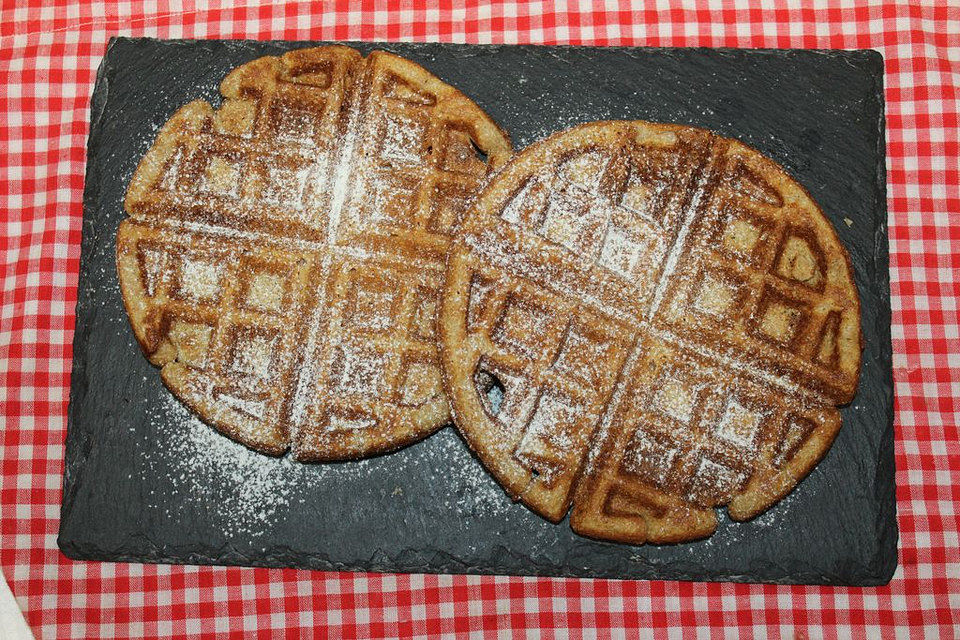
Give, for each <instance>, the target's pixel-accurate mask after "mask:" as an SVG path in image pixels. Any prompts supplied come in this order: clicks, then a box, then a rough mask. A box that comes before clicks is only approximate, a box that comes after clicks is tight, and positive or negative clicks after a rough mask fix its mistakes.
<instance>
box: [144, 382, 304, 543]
mask: <svg viewBox="0 0 960 640" xmlns="http://www.w3.org/2000/svg"><path fill="white" fill-rule="evenodd" d="M150 417H151V423H152V426H153V428H154V429H156V430H157V432H158V438H159V439H160V440H162V442H158V443H156V444H157V445H158V446H162V447H163V452H162V459H163V460H165V461H166V460H174V461H175V463H174V465H173V467H172V469H170V470H169V471H168V473H169V477H168V480H169V481H170V482H171V483H172V485H173V487H174V495H175V496H176V497H177V498H178V499H180V500H183V501H185V502H189V503H193V504H198V503H199V504H202V505H204V507H205V508H206V509H208V512H209V515H210V518H211V520H212V521H213V522H214V523H215V524H216V525H218V526H220V527H221V528H222V530H223V531H224V533H225V534H226V535H227V537H234V536H240V537H247V538H254V537H259V536H262V535H264V534H265V533H266V532H267V531H268V530H269V529H270V527H271V525H272V524H273V523H275V522H276V521H277V520H278V519H279V518H280V517H282V514H283V512H284V511H286V510H287V509H288V508H290V506H291V498H292V491H291V488H290V485H289V482H288V480H287V478H288V477H289V475H290V472H291V470H292V469H291V468H293V467H297V466H299V465H297V464H296V463H294V462H293V461H292V460H290V459H287V458H280V459H271V458H267V457H266V456H264V455H262V454H259V453H256V452H254V451H251V450H250V449H247V448H246V447H244V446H243V445H241V444H238V443H236V442H234V441H232V440H229V439H227V438H224V437H223V436H221V435H220V434H218V433H217V432H216V431H215V430H214V429H212V428H211V427H209V426H207V425H206V424H204V423H203V422H201V421H200V419H199V418H197V417H195V416H194V415H193V414H192V413H191V412H190V410H189V409H187V408H186V407H185V406H184V405H182V404H180V403H179V402H178V401H177V400H176V399H175V398H174V397H173V396H171V395H168V394H165V395H164V396H163V400H162V401H161V403H160V405H159V406H158V407H156V408H155V409H153V413H152V415H151V416H150ZM144 459H145V461H146V464H145V472H147V473H158V472H160V469H161V468H164V469H168V467H161V465H160V464H157V461H158V460H160V459H161V455H159V454H154V453H153V452H151V451H150V450H148V451H146V452H145V453H144ZM174 503H175V502H174V501H172V500H170V499H169V496H167V497H165V499H164V500H163V501H162V502H158V503H153V505H152V506H154V507H155V508H160V507H159V504H167V505H170V504H174ZM164 515H166V516H170V517H177V516H178V514H177V513H174V512H173V511H172V510H171V508H170V507H169V506H167V507H166V508H165V513H164Z"/></svg>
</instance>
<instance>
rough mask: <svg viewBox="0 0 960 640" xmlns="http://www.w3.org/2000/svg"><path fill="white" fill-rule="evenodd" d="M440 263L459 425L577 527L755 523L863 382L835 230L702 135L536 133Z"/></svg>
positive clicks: (802, 201) (768, 171) (521, 495)
mask: <svg viewBox="0 0 960 640" xmlns="http://www.w3.org/2000/svg"><path fill="white" fill-rule="evenodd" d="M447 264H448V266H447V281H446V285H445V288H444V293H443V299H442V310H441V314H440V319H439V321H438V324H439V330H440V338H441V359H442V363H443V368H444V372H445V385H446V389H447V394H448V397H449V398H450V403H451V408H452V411H453V415H454V420H455V423H456V425H457V427H458V428H459V430H460V431H461V433H462V434H463V435H464V437H465V438H466V440H467V442H468V443H469V444H470V446H471V447H472V448H473V450H474V451H475V452H476V453H477V455H478V456H479V457H480V459H481V460H482V461H483V463H484V464H485V465H486V466H487V468H488V469H489V470H490V471H491V472H492V473H493V475H494V476H495V477H496V478H497V479H498V480H499V482H500V483H501V484H502V485H503V486H504V487H505V488H506V490H507V491H508V492H509V493H510V494H512V495H513V496H514V497H515V498H517V499H519V500H521V501H523V502H524V504H526V505H527V506H529V507H530V508H531V509H533V510H534V511H535V512H537V513H539V514H541V515H543V516H544V517H546V518H549V519H550V520H552V521H555V522H556V521H559V520H560V519H561V518H563V516H564V514H566V513H567V511H568V509H569V508H570V506H571V504H572V505H573V512H572V515H571V526H572V527H573V529H574V530H575V531H577V532H578V533H581V534H583V535H588V536H593V537H597V538H603V539H609V540H617V541H622V542H631V543H638V544H639V543H644V542H654V543H667V542H678V541H684V540H691V539H695V538H700V537H704V536H708V535H710V534H711V533H712V532H713V531H714V529H715V527H716V514H715V507H719V506H722V505H728V506H729V513H730V515H731V516H732V517H733V518H734V519H736V520H745V519H748V518H751V517H753V516H755V515H757V514H759V513H760V512H762V511H764V510H765V509H767V508H768V507H770V506H771V505H772V504H774V503H776V502H777V501H778V500H780V499H781V498H782V497H783V496H784V495H786V494H787V493H788V492H789V491H790V490H791V489H792V488H793V487H794V485H796V483H797V482H799V481H800V480H801V479H802V478H803V477H804V476H805V475H806V474H807V473H808V472H809V471H810V469H811V468H812V467H813V466H814V465H815V464H816V463H817V461H819V460H820V458H821V457H822V456H823V455H824V453H825V452H826V451H827V449H828V448H829V446H830V444H831V443H832V441H833V438H834V436H835V435H836V433H837V430H838V429H839V428H840V415H839V412H838V411H837V409H836V405H837V404H840V403H845V402H847V401H849V400H850V399H851V398H852V396H853V394H854V392H855V390H856V386H857V380H858V376H859V369H860V352H861V337H860V309H859V299H858V296H857V290H856V288H855V286H854V283H853V279H852V275H851V268H850V264H849V260H848V257H847V254H846V252H845V251H844V249H843V247H842V246H841V244H840V242H839V240H838V238H837V235H836V233H835V231H834V229H833V228H832V226H831V225H830V223H829V222H828V221H827V219H826V218H825V217H824V216H823V214H822V213H821V211H820V209H819V208H818V207H817V205H816V204H815V203H814V202H813V200H812V199H811V198H810V196H809V195H808V194H807V192H806V191H804V189H803V188H802V187H801V186H800V185H798V184H797V183H796V182H794V181H793V180H792V179H791V178H790V177H789V176H787V174H786V173H784V171H783V170H782V169H781V168H780V167H779V166H777V165H776V164H775V163H774V162H772V161H770V160H769V159H767V158H765V157H763V156H762V155H761V154H760V153H758V152H757V151H755V150H753V149H751V148H749V147H746V146H745V145H743V144H741V143H739V142H737V141H734V140H730V139H726V138H721V137H718V136H715V135H713V134H711V133H710V132H707V131H704V130H700V129H693V128H689V127H680V126H670V125H658V124H651V123H646V122H601V123H593V124H588V125H583V126H580V127H577V128H575V129H572V130H570V131H567V132H564V133H561V134H558V135H555V136H553V137H551V138H549V139H547V140H545V141H543V142H541V143H538V144H536V145H533V146H532V147H530V148H528V149H527V150H525V151H524V152H522V153H521V154H519V155H517V156H515V158H514V159H513V160H512V161H511V162H510V163H508V164H507V166H506V167H505V168H504V169H503V170H502V171H501V172H500V173H498V174H497V176H496V177H495V178H494V179H493V180H492V181H491V183H490V185H489V186H488V187H487V188H486V189H485V190H484V192H483V193H482V194H481V195H480V196H479V198H478V200H477V203H476V205H475V207H474V208H473V209H472V210H471V213H470V214H469V215H468V219H467V220H466V221H465V223H464V224H463V225H462V227H461V231H460V232H458V239H457V241H456V242H455V243H454V244H453V246H452V248H451V253H450V257H449V258H448V263H447ZM498 392H499V393H498ZM500 394H502V397H500V399H499V400H498V395H500Z"/></svg>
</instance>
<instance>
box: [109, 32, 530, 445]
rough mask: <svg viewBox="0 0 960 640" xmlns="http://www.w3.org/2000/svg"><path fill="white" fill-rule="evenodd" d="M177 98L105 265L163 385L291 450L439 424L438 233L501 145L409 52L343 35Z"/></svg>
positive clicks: (133, 186) (400, 439)
mask: <svg viewBox="0 0 960 640" xmlns="http://www.w3.org/2000/svg"><path fill="white" fill-rule="evenodd" d="M220 92H221V93H222V94H223V97H224V100H223V103H222V105H221V106H220V107H219V108H218V109H214V108H213V107H211V106H210V105H209V104H207V103H206V102H203V101H196V102H192V103H190V104H188V105H186V106H184V107H183V108H182V109H180V110H179V111H178V112H177V113H176V114H174V115H173V117H172V118H171V119H170V120H169V121H168V122H167V123H166V125H165V126H164V127H163V129H162V130H161V131H160V133H159V134H158V136H157V138H156V141H155V142H154V144H153V146H152V147H151V148H150V150H149V151H148V152H147V154H146V155H145V156H144V158H143V160H142V161H141V162H140V165H139V167H138V168H137V171H136V173H135V174H134V176H133V179H132V181H131V183H130V187H129V189H128V191H127V196H126V201H125V207H126V210H127V212H128V213H129V214H130V218H129V219H128V220H126V221H124V222H123V223H122V224H121V225H120V229H119V231H118V233H117V268H118V272H119V276H120V285H121V289H122V292H123V298H124V302H125V304H126V307H127V311H128V313H129V316H130V320H131V323H132V325H133V328H134V331H135V333H136V336H137V339H138V340H139V342H140V345H141V346H142V347H143V350H144V352H145V353H146V354H147V355H148V356H149V358H150V360H151V362H153V363H154V364H156V365H158V366H160V367H161V375H162V377H163V380H164V382H165V383H166V385H167V386H168V387H169V388H170V389H171V390H172V391H173V392H174V393H175V394H176V395H177V396H178V397H180V398H181V399H182V400H183V401H184V402H186V403H187V404H188V405H189V406H190V407H191V408H192V409H193V410H194V411H196V412H197V413H198V414H199V415H200V416H201V417H202V418H203V419H204V420H206V421H207V422H210V423H211V424H213V425H215V426H216V427H217V428H218V429H220V430H221V431H222V432H224V433H225V434H227V435H229V436H230V437H232V438H234V439H236V440H239V441H241V442H243V443H244V444H246V445H248V446H250V447H252V448H255V449H258V450H260V451H264V452H267V453H273V454H280V453H283V452H284V451H286V450H287V448H288V447H292V452H293V455H294V456H295V457H296V458H297V459H300V460H341V459H348V458H355V457H359V456H363V455H369V454H373V453H379V452H383V451H387V450H390V449H394V448H397V447H400V446H403V445H405V444H408V443H410V442H413V441H415V440H417V439H420V438H422V437H424V436H426V435H427V434H429V433H431V432H432V431H434V430H435V429H437V428H438V427H439V426H441V425H442V424H443V423H444V422H446V421H447V419H448V415H449V410H448V408H447V402H446V400H445V398H444V395H443V392H442V389H441V382H440V372H439V368H438V362H437V355H436V347H435V340H434V322H435V309H436V305H437V302H436V296H437V292H438V287H439V286H440V284H441V283H442V269H443V260H444V257H445V255H446V248H447V246H448V243H449V233H450V231H451V229H452V227H453V226H454V225H455V224H457V222H458V220H459V218H460V217H461V215H462V214H463V213H464V211H465V209H466V207H467V204H468V203H469V202H470V200H471V199H472V198H473V196H474V195H475V194H476V193H477V191H479V188H480V187H481V186H482V185H483V184H484V183H485V181H486V179H487V176H488V174H489V173H490V172H491V171H492V170H494V169H496V168H498V167H500V166H501V165H502V164H503V163H504V162H505V161H506V160H507V158H508V157H509V155H510V153H511V149H510V142H509V139H508V138H507V136H506V134H505V133H504V132H503V131H501V130H500V128H499V127H497V125H496V124H495V123H494V122H493V121H492V120H491V119H490V118H489V117H488V116H487V115H486V114H485V113H484V112H483V111H482V110H481V109H480V108H479V107H478V106H477V105H476V104H475V103H473V102H472V101H471V100H470V99H469V98H467V97H466V96H464V95H463V94H462V93H460V92H459V91H457V90H456V89H454V88H452V87H450V86H449V85H447V84H444V83H443V82H442V81H440V80H439V79H437V78H436V77H434V76H433V75H431V74H430V73H429V72H427V71H426V70H425V69H423V68H422V67H420V66H418V65H416V64H414V63H413V62H410V61H409V60H405V59H403V58H400V57H398V56H395V55H392V54H389V53H385V52H379V51H378V52H374V53H372V54H370V56H368V57H367V58H363V57H362V56H361V55H360V54H359V53H358V52H357V51H355V50H353V49H351V48H348V47H342V46H329V47H319V48H315V49H303V50H298V51H292V52H290V53H287V54H285V55H283V56H282V57H267V58H260V59H258V60H254V61H252V62H249V63H247V64H245V65H243V66H241V67H239V68H237V69H235V70H233V71H232V72H231V73H230V74H229V75H228V76H227V77H226V78H225V79H224V80H223V82H222V84H221V85H220Z"/></svg>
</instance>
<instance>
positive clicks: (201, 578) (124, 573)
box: [0, 0, 960, 638]
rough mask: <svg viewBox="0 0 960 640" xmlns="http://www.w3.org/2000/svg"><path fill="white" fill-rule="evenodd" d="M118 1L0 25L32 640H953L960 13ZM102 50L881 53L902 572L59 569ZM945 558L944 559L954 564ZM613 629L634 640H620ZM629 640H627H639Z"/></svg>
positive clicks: (11, 494) (10, 291)
mask: <svg viewBox="0 0 960 640" xmlns="http://www.w3.org/2000/svg"><path fill="white" fill-rule="evenodd" d="M198 4H199V3H195V2H186V3H183V5H182V6H179V3H171V2H169V1H168V0H161V1H159V2H142V1H137V2H128V1H122V2H118V1H113V0H108V1H107V2H101V3H78V4H72V3H66V2H54V3H46V2H39V1H36V0H28V1H25V2H20V3H12V2H8V3H4V4H3V7H2V9H0V74H2V77H3V80H4V82H2V83H0V114H2V115H0V209H2V211H3V215H2V216H0V218H2V222H0V256H2V261H0V265H2V274H0V278H2V283H3V284H2V289H0V291H2V293H0V415H2V429H0V443H2V444H0V567H2V570H3V573H4V575H5V576H6V577H7V580H8V581H9V583H10V586H11V588H12V590H13V592H14V594H15V595H16V596H17V599H18V602H19V603H20V605H21V607H22V608H23V609H25V610H26V613H27V619H28V622H29V624H30V625H31V627H32V628H33V630H34V632H35V633H36V634H37V635H38V636H40V637H78V638H81V637H82V638H88V637H115V636H128V637H144V636H146V637H151V636H157V635H170V634H175V635H178V636H184V637H193V636H198V635H200V634H202V633H209V634H214V633H224V634H225V633H227V632H244V631H248V632H249V631H252V630H260V631H266V632H271V631H272V632H273V633H274V635H277V636H280V635H283V632H284V631H287V630H293V631H295V630H297V629H305V630H315V631H316V632H318V633H323V632H324V631H326V632H328V633H329V634H331V635H334V636H343V637H353V636H397V635H402V636H421V637H425V636H427V635H435V634H440V633H448V634H454V633H461V634H468V633H477V634H481V633H484V632H485V633H488V634H490V635H491V636H493V635H495V634H496V630H497V629H510V630H513V631H514V632H521V631H523V630H525V629H539V630H540V631H539V634H540V635H543V636H553V635H563V636H570V637H595V636H608V635H613V636H617V635H620V636H629V635H636V634H634V633H631V632H630V630H643V634H647V635H649V636H659V635H663V636H666V635H667V633H666V629H667V628H675V629H679V631H680V632H682V634H683V635H684V637H687V636H689V637H725V636H731V635H736V634H737V633H738V632H741V633H742V632H748V631H749V630H752V631H753V632H754V633H755V634H758V635H759V634H765V635H768V636H773V637H777V636H780V635H796V636H809V637H820V636H824V637H836V636H841V637H849V636H853V637H894V636H897V637H906V636H907V635H916V636H922V635H926V636H927V637H951V636H954V635H956V634H957V633H958V629H960V626H958V625H960V620H958V617H960V613H958V609H960V560H958V555H957V551H956V550H957V548H958V547H960V540H958V532H960V515H958V512H957V505H958V504H960V448H958V444H957V443H958V441H960V431H958V427H957V417H958V415H960V348H958V344H960V335H958V326H960V320H958V312H957V300H958V298H960V278H958V275H957V274H958V273H960V166H958V163H957V157H958V156H960V135H958V134H960V123H958V89H957V87H958V85H960V8H958V7H957V5H956V4H955V3H940V2H931V1H921V2H913V3H906V2H903V3H896V2H873V3H864V4H863V5H861V4H860V3H852V2H842V3H841V2H829V3H826V4H825V5H823V6H821V7H819V8H817V9H814V8H811V7H810V6H808V5H801V3H786V4H781V3H773V2H770V3H762V4H761V5H760V6H758V7H756V6H753V3H747V2H736V3H721V2H715V3H713V4H703V5H702V6H700V7H697V8H692V9H679V8H672V7H670V6H668V5H666V4H653V3H650V4H648V5H646V6H645V7H643V8H637V9H634V8H632V7H631V6H630V5H629V4H628V3H627V2H617V1H616V0H613V1H611V2H607V3H600V2H598V3H593V4H590V3H583V4H582V6H579V7H576V8H573V7H569V6H568V5H567V3H554V2H519V3H504V4H493V3H477V2H469V3H468V5H467V6H466V7H465V8H457V9H453V8H449V5H444V6H443V7H442V8H432V7H427V6H426V4H424V3H420V2H415V3H414V2H402V3H399V6H397V7H395V8H387V7H386V6H385V5H383V4H381V3H374V2H367V1H364V2H358V3H349V2H346V1H345V0H336V1H331V2H327V3H289V4H280V3H267V2H250V3H248V4H243V5H240V6H232V5H227V4H225V3H221V2H213V3H209V4H207V3H204V4H203V6H202V7H201V6H198ZM112 35H133V36H153V37H161V38H180V37H184V38H256V39H270V38H280V39H291V40H294V39H318V40H350V39H360V40H371V39H381V40H418V41H444V42H472V43H488V42H494V43H500V42H503V43H544V44H556V43H564V44H565V43H570V44H591V45H659V46H736V47H836V48H875V49H878V50H880V51H882V52H883V54H884V56H885V61H886V78H885V86H886V100H887V158H888V159H887V169H888V175H887V179H888V206H889V211H890V266H891V287H892V293H893V314H894V315H893V340H894V377H895V382H896V394H897V414H896V448H895V451H896V459H897V468H898V472H897V499H898V514H899V515H898V517H899V525H900V535H901V542H900V568H899V569H898V570H897V573H896V575H895V576H894V578H893V581H892V582H891V584H890V585H889V586H887V587H883V588H877V589H842V588H818V587H777V586H748V585H732V584H692V583H677V582H656V581H653V582H634V581H629V582H616V581H604V580H563V579H533V578H494V577H489V578H480V577H468V576H423V575H378V574H350V573H311V572H303V571H294V570H264V569H241V568H211V567H205V568H197V567H171V566H151V565H135V564H132V565H128V564H110V563H104V564H101V563H82V562H72V561H69V560H67V559H65V558H64V557H63V556H61V555H60V554H59V552H58V550H57V548H56V531H57V525H58V514H59V504H60V492H61V480H62V472H63V442H64V435H65V422H66V421H65V416H66V408H67V398H68V389H69V378H70V373H69V372H70V362H71V346H70V345H71V341H72V335H73V326H74V316H73V307H74V304H75V301H76V279H77V269H78V259H79V252H80V231H81V229H80V226H81V225H80V221H81V213H82V211H81V206H80V203H81V197H82V189H83V172H84V162H85V143H86V135H87V129H88V124H87V123H88V102H89V95H90V91H91V89H92V86H93V82H94V79H95V73H96V67H97V64H98V63H99V61H100V59H101V57H102V56H103V54H104V52H105V50H106V45H107V40H108V38H109V37H110V36H112ZM951 549H953V551H951ZM624 630H627V631H626V632H624ZM641 635H642V634H641Z"/></svg>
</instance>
